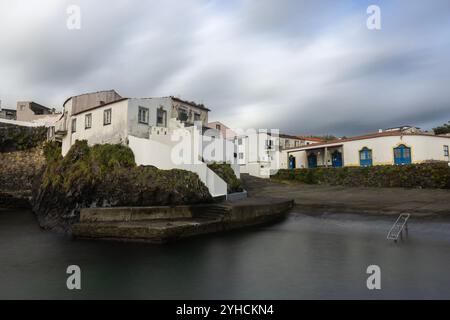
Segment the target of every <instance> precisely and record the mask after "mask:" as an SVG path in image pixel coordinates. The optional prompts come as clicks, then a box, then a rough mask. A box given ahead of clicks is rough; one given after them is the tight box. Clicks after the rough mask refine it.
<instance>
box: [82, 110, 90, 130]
mask: <svg viewBox="0 0 450 320" xmlns="http://www.w3.org/2000/svg"><path fill="white" fill-rule="evenodd" d="M91 127H92V113H88V114H87V115H86V117H85V118H84V128H85V129H90V128H91Z"/></svg>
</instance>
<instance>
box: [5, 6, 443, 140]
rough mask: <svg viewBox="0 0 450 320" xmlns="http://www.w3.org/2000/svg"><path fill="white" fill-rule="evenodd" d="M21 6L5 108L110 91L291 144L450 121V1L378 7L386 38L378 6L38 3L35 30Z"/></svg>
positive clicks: (14, 23) (10, 44)
mask: <svg viewBox="0 0 450 320" xmlns="http://www.w3.org/2000/svg"><path fill="white" fill-rule="evenodd" d="M5 1H8V0H5ZM17 3H19V4H20V3H22V4H23V3H24V2H20V1H9V2H8V4H9V7H10V8H11V10H10V12H11V13H10V14H11V15H12V14H14V15H17V16H14V17H11V16H9V17H8V16H7V15H6V13H5V12H3V13H1V12H0V40H1V42H2V50H1V52H0V70H2V71H3V72H2V73H3V74H5V75H7V76H4V77H1V78H0V99H2V100H3V101H5V102H6V103H7V104H8V105H9V106H13V105H15V100H18V99H34V100H37V101H39V102H41V103H43V104H49V105H52V106H58V105H59V106H60V105H61V104H62V102H63V101H64V99H65V98H66V97H67V96H69V95H73V94H77V93H81V92H85V91H94V90H101V89H110V88H115V89H116V90H118V91H119V92H120V93H121V94H123V95H125V96H137V97H141V96H163V95H169V94H174V95H181V96H182V97H184V98H187V99H192V100H197V101H199V102H203V103H205V104H207V105H208V106H210V107H211V108H212V113H211V119H214V120H222V121H225V122H228V124H229V125H230V126H241V127H243V126H260V127H264V128H280V129H281V130H282V131H284V132H286V133H292V134H295V133H303V134H307V133H313V134H321V133H324V134H325V133H328V134H333V133H334V134H340V135H350V134H358V133H364V132H368V131H369V132H370V131H374V130H376V129H378V128H379V127H389V126H394V125H398V124H404V123H408V124H413V125H419V126H421V125H425V126H428V127H429V126H432V125H436V124H439V123H442V122H446V121H448V120H449V118H450V105H449V99H450V96H449V93H448V90H447V87H448V83H449V81H450V37H449V36H448V35H449V34H450V20H449V19H448V12H449V10H450V8H449V6H450V4H449V2H448V1H440V0H436V1H433V2H424V1H408V2H406V1H382V2H380V6H381V8H382V19H383V20H382V22H383V29H382V30H381V31H369V30H367V29H366V27H365V19H366V17H367V15H366V12H365V9H366V7H367V6H368V5H369V4H371V1H358V2H355V1H339V2H337V1H324V0H319V1H298V0H295V1H294V0H292V1H288V0H286V1H270V0H261V1H245V0H243V1H238V0H235V1H230V2H226V3H225V2H221V1H206V0H204V1H202V0H199V1H196V0H187V1H146V2H143V1H138V0H129V1H125V0H122V1H107V0H97V1H91V0H79V1H76V0H71V1H63V2H58V4H56V2H54V1H48V0H42V1H40V5H39V7H37V6H36V7H35V9H36V10H37V11H39V15H38V16H37V17H35V16H34V15H32V14H31V13H30V12H28V13H26V14H25V15H24V16H19V15H18V14H19V13H20V11H17V10H14V9H15V6H19V4H17ZM68 4H79V5H80V6H81V9H82V29H81V30H79V31H68V30H67V29H66V28H65V22H66V21H65V19H66V17H67V15H66V13H65V8H66V6H67V5H68ZM9 7H8V8H9ZM5 8H6V7H5ZM8 8H7V9H8ZM7 11H8V10H7ZM8 18H9V19H8ZM10 18H13V19H10ZM5 30H8V32H6V31H5Z"/></svg>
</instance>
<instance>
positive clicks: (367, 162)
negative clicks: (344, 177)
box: [359, 147, 372, 167]
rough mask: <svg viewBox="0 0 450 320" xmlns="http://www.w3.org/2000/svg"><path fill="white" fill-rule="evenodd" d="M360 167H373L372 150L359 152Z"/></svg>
mask: <svg viewBox="0 0 450 320" xmlns="http://www.w3.org/2000/svg"><path fill="white" fill-rule="evenodd" d="M359 165H360V166H361V167H370V166H372V150H371V149H369V148H367V147H364V148H362V149H361V150H360V151H359Z"/></svg>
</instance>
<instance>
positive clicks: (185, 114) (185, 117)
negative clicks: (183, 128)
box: [177, 108, 189, 122]
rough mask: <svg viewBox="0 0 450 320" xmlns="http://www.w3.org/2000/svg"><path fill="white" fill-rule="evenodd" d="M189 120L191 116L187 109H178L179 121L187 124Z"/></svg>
mask: <svg viewBox="0 0 450 320" xmlns="http://www.w3.org/2000/svg"><path fill="white" fill-rule="evenodd" d="M188 119H189V115H188V112H187V110H186V109H183V108H179V109H178V117H177V120H180V121H181V122H186V121H188Z"/></svg>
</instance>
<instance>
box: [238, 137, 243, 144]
mask: <svg viewBox="0 0 450 320" xmlns="http://www.w3.org/2000/svg"><path fill="white" fill-rule="evenodd" d="M238 145H240V146H242V138H239V139H238Z"/></svg>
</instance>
